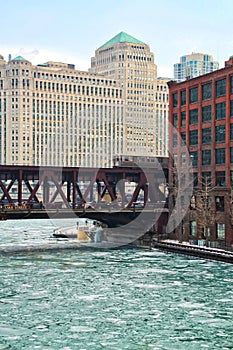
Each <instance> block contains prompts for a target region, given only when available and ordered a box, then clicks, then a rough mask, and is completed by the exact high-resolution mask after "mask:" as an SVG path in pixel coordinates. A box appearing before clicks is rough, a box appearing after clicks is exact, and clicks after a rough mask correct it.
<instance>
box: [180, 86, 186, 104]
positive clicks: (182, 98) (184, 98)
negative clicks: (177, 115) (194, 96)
mask: <svg viewBox="0 0 233 350" xmlns="http://www.w3.org/2000/svg"><path fill="white" fill-rule="evenodd" d="M184 105H186V90H182V91H181V106H184Z"/></svg>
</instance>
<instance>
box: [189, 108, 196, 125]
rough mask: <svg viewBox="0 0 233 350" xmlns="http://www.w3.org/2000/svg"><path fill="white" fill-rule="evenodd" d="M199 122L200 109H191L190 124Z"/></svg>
mask: <svg viewBox="0 0 233 350" xmlns="http://www.w3.org/2000/svg"><path fill="white" fill-rule="evenodd" d="M197 122H198V109H197V108H195V109H191V110H190V111H189V124H197Z"/></svg>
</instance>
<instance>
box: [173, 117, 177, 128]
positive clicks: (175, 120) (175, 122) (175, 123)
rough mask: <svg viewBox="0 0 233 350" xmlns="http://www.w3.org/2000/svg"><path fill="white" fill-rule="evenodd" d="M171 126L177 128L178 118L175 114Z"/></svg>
mask: <svg viewBox="0 0 233 350" xmlns="http://www.w3.org/2000/svg"><path fill="white" fill-rule="evenodd" d="M173 126H174V127H175V128H177V126H178V116H177V113H174V114H173Z"/></svg>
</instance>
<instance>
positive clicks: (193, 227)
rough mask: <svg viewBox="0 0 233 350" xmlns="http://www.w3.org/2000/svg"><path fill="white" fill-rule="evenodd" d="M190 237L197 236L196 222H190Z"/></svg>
mask: <svg viewBox="0 0 233 350" xmlns="http://www.w3.org/2000/svg"><path fill="white" fill-rule="evenodd" d="M190 235H191V236H196V235H197V222H196V221H190Z"/></svg>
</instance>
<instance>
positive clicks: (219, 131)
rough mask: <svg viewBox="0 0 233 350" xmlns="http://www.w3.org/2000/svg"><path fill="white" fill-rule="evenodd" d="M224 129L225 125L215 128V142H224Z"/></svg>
mask: <svg viewBox="0 0 233 350" xmlns="http://www.w3.org/2000/svg"><path fill="white" fill-rule="evenodd" d="M225 136H226V127H225V125H218V126H216V128H215V139H216V142H225Z"/></svg>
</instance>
